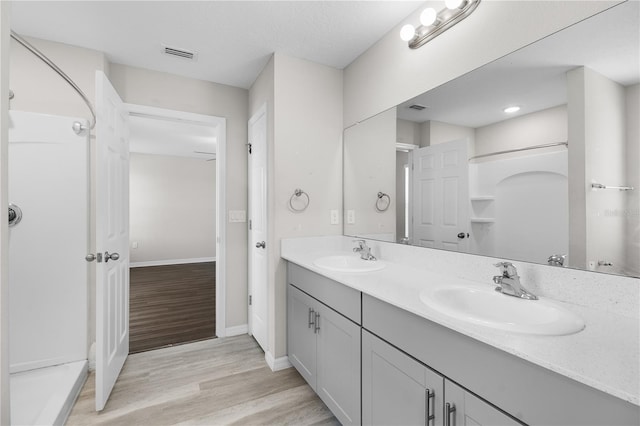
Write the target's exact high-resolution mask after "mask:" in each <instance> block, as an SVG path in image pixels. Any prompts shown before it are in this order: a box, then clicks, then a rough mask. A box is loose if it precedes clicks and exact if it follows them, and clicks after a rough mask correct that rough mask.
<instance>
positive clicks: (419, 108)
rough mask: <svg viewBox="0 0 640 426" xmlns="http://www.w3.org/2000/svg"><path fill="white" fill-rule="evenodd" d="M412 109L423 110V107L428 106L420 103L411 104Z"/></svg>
mask: <svg viewBox="0 0 640 426" xmlns="http://www.w3.org/2000/svg"><path fill="white" fill-rule="evenodd" d="M409 108H410V109H415V110H416V111H422V110H423V109H427V108H428V107H426V106H424V105H420V104H413V105H409Z"/></svg>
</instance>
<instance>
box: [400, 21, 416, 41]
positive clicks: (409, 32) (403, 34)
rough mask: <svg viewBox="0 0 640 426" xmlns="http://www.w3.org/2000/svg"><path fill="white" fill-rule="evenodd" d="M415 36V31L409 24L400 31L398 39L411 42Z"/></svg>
mask: <svg viewBox="0 0 640 426" xmlns="http://www.w3.org/2000/svg"><path fill="white" fill-rule="evenodd" d="M415 35H416V29H415V28H414V27H413V25H411V24H407V25H405V26H403V27H402V29H400V38H401V39H402V40H404V41H409V40H411V39H412V38H413V37H414V36H415Z"/></svg>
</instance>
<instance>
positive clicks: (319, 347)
mask: <svg viewBox="0 0 640 426" xmlns="http://www.w3.org/2000/svg"><path fill="white" fill-rule="evenodd" d="M300 269H301V268H299V267H296V266H295V265H293V266H290V267H289V275H288V279H289V285H288V286H287V345H288V354H289V361H290V362H291V364H292V365H293V366H294V367H295V368H296V369H297V370H298V371H299V372H300V374H301V375H302V377H304V378H305V380H306V381H307V383H309V386H311V387H312V388H313V390H314V391H315V392H316V393H317V394H318V396H320V398H321V399H322V401H323V402H324V403H325V404H326V405H327V407H329V409H330V410H331V411H332V412H333V414H334V415H335V416H336V418H337V419H338V420H339V421H340V423H342V424H343V425H347V424H356V425H359V424H361V421H360V419H361V413H360V333H361V328H360V325H359V324H357V323H356V322H354V321H352V320H351V319H349V318H347V317H346V316H344V315H342V313H341V312H339V311H336V310H334V309H332V308H333V306H332V305H326V304H325V303H322V302H325V301H328V302H331V301H332V300H334V299H335V300H337V301H339V302H336V304H338V305H340V304H344V303H345V301H349V300H354V301H357V306H350V305H351V304H350V305H349V307H347V308H345V309H346V311H347V313H348V314H349V315H351V316H353V317H354V318H357V319H359V318H360V293H359V292H356V291H355V290H352V289H349V288H347V287H344V286H341V285H338V286H337V287H335V288H333V290H335V292H334V291H332V285H331V283H334V282H331V281H330V280H327V279H326V278H324V277H320V276H319V275H317V274H314V273H312V272H310V271H305V270H300ZM316 280H318V281H322V280H327V281H328V282H327V283H324V284H325V285H322V286H320V287H316V288H318V289H320V290H319V292H317V293H316V292H314V289H313V288H312V286H309V281H311V282H313V281H316ZM292 283H296V284H298V285H300V286H301V287H303V288H305V290H309V291H310V293H311V294H307V293H306V292H304V291H302V290H301V289H300V288H298V287H297V286H295V285H293V284H292ZM334 284H337V283H334ZM312 296H314V297H312ZM318 299H319V300H318Z"/></svg>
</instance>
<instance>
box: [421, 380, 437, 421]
mask: <svg viewBox="0 0 640 426" xmlns="http://www.w3.org/2000/svg"><path fill="white" fill-rule="evenodd" d="M435 396H436V393H435V392H432V391H431V389H425V398H424V399H425V401H424V403H425V404H426V406H427V408H426V416H425V422H424V424H425V425H426V426H429V422H430V421H432V420H433V419H435V418H436V416H435V414H431V405H432V404H433V403H432V402H431V400H432V399H433V398H434V397H435Z"/></svg>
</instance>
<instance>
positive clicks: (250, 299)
mask: <svg viewBox="0 0 640 426" xmlns="http://www.w3.org/2000/svg"><path fill="white" fill-rule="evenodd" d="M252 302H253V298H252V297H251V295H249V306H251V303H252Z"/></svg>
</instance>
